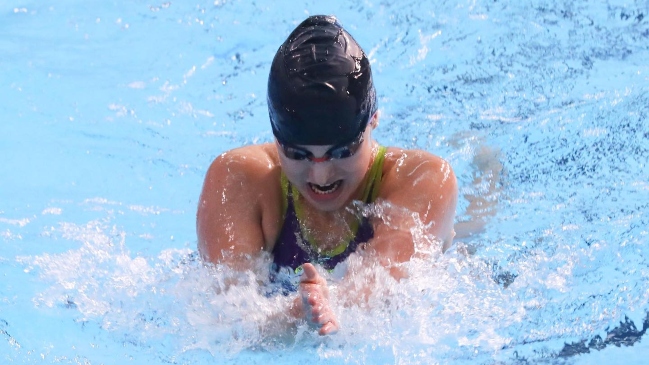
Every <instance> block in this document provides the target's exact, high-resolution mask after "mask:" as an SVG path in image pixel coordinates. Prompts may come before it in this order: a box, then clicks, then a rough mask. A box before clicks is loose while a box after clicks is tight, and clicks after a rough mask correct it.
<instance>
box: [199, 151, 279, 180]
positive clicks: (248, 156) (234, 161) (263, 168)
mask: <svg viewBox="0 0 649 365" xmlns="http://www.w3.org/2000/svg"><path fill="white" fill-rule="evenodd" d="M272 172H276V173H279V160H278V158H277V152H276V149H275V148H274V146H273V145H272V144H262V145H251V146H245V147H240V148H236V149H233V150H230V151H227V152H224V153H222V154H220V155H219V156H217V157H216V158H215V159H214V161H213V162H212V164H211V165H210V167H209V169H208V172H207V174H208V176H209V175H215V176H214V177H215V178H217V179H221V178H222V179H225V178H229V179H232V180H233V181H236V182H237V183H241V182H242V181H246V180H250V181H249V183H255V182H256V178H259V177H263V176H266V175H268V174H269V173H272Z"/></svg>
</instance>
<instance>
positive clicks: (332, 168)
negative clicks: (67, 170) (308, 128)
mask: <svg viewBox="0 0 649 365" xmlns="http://www.w3.org/2000/svg"><path fill="white" fill-rule="evenodd" d="M373 125H375V123H368V126H367V128H365V131H364V132H363V133H362V134H361V135H360V136H359V137H360V138H358V139H357V140H355V141H353V142H352V143H351V144H349V145H347V146H334V145H328V146H311V145H298V146H294V147H288V146H282V145H281V144H280V143H279V142H277V143H276V144H277V150H278V155H279V159H280V162H281V164H282V170H283V171H284V174H286V177H287V178H288V180H289V181H290V182H291V184H292V185H293V186H295V187H296V188H297V190H298V191H299V192H300V194H301V195H302V196H303V197H304V198H305V199H306V200H307V201H308V202H309V203H310V204H311V205H313V206H314V207H315V208H317V209H319V210H322V211H335V210H338V209H340V208H342V207H344V206H346V205H347V203H349V201H350V200H352V199H359V198H360V196H359V194H360V193H359V190H360V189H359V187H360V185H361V182H362V181H363V178H364V177H365V175H366V173H367V171H368V169H369V165H370V162H371V160H372V144H373V143H372V139H371V130H372V129H373ZM350 153H351V154H350ZM296 157H297V158H298V159H295V158H296Z"/></svg>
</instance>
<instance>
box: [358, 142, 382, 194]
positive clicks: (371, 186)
mask: <svg viewBox="0 0 649 365" xmlns="http://www.w3.org/2000/svg"><path fill="white" fill-rule="evenodd" d="M387 150H388V149H387V147H385V146H379V150H378V151H377V153H376V157H375V158H374V162H373V163H372V167H370V174H369V177H368V179H367V184H365V189H364V190H363V197H362V200H363V201H364V202H365V203H373V202H374V201H375V200H376V198H377V196H378V195H379V190H380V189H381V180H382V178H383V162H385V152H386V151H387Z"/></svg>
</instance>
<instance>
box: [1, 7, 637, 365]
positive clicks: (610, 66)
mask: <svg viewBox="0 0 649 365" xmlns="http://www.w3.org/2000/svg"><path fill="white" fill-rule="evenodd" d="M318 13H325V14H335V15H337V16H338V18H339V19H340V21H341V22H342V23H343V25H345V26H346V27H347V28H348V29H349V30H350V32H351V33H352V34H353V35H354V37H355V38H356V39H357V40H358V41H359V43H361V45H362V46H363V47H364V48H365V49H366V51H367V52H368V54H369V56H370V59H371V62H372V67H373V72H374V77H375V82H376V85H377V91H378V95H379V103H380V109H381V110H382V119H381V124H380V127H379V128H378V129H377V130H376V133H375V136H376V138H377V139H378V140H379V141H380V142H381V143H383V144H386V145H398V146H403V147H407V148H415V147H416V148H422V149H425V150H428V151H430V152H432V153H435V154H438V155H440V156H442V157H444V158H446V159H447V160H448V161H449V162H450V163H451V164H452V165H453V167H454V169H455V171H456V174H457V176H458V183H459V186H460V202H459V206H458V223H462V222H465V221H467V220H469V219H471V218H470V217H469V216H468V215H467V214H465V211H466V209H467V207H468V205H469V200H470V199H472V198H471V197H482V198H484V199H485V202H490V204H488V208H485V210H486V214H487V215H488V216H490V217H491V218H490V220H489V221H488V224H487V226H486V229H485V230H484V232H482V233H480V234H477V235H474V236H472V237H470V238H464V239H460V240H458V241H457V243H456V247H455V248H454V249H452V250H450V251H449V252H447V253H445V254H441V252H439V251H435V252H433V253H432V256H433V259H431V260H429V261H423V262H422V261H416V262H413V263H412V264H411V267H410V269H411V272H412V273H413V275H412V277H411V279H409V280H406V281H405V282H403V283H401V284H399V285H397V284H396V283H394V282H392V281H391V279H390V278H385V277H381V276H380V275H381V273H380V271H377V272H376V273H375V274H376V275H379V278H380V279H381V280H379V282H380V283H381V284H380V285H379V286H378V287H377V290H376V296H375V297H374V298H373V300H372V302H373V305H372V306H370V308H361V307H360V306H354V305H351V306H349V305H344V304H343V303H337V302H335V301H334V306H335V308H336V311H337V313H338V314H339V317H340V319H341V322H342V323H343V329H342V330H341V332H340V333H338V334H337V335H336V336H332V337H327V338H320V337H318V336H314V335H313V334H312V331H310V330H309V329H308V327H307V326H305V325H303V326H298V328H297V329H296V330H295V331H294V332H289V333H288V335H286V336H285V337H284V338H279V339H278V337H277V336H273V335H272V334H269V333H265V332H264V331H262V330H260V328H262V327H263V325H264V324H265V323H266V321H267V318H268V317H269V316H270V315H271V314H272V313H273V311H274V310H276V309H278V308H282V306H283V305H284V304H285V303H283V300H284V299H283V298H265V297H264V296H262V295H260V294H259V287H258V283H257V282H256V280H255V279H254V277H252V276H248V277H244V278H239V280H240V281H241V282H242V284H241V285H239V286H236V287H235V288H234V289H232V290H230V291H227V292H223V291H221V290H219V288H221V287H222V284H223V282H224V281H226V280H228V278H229V277H230V276H231V275H232V274H231V273H228V272H225V271H223V270H220V268H216V269H215V270H212V271H210V270H207V269H205V268H203V267H202V266H201V265H200V263H198V262H197V261H196V259H195V255H194V254H195V250H196V237H195V230H194V224H195V223H194V220H195V210H196V204H197V199H198V194H199V192H200V189H201V184H202V179H203V175H204V173H205V171H206V169H207V166H208V165H209V163H210V162H211V161H212V159H213V158H214V157H215V156H216V155H218V154H219V153H221V152H223V151H225V150H228V149H230V148H233V147H236V146H240V145H244V144H250V143H261V142H268V141H270V140H271V133H270V130H269V128H268V120H267V110H266V104H265V84H266V77H267V73H268V67H269V64H270V61H271V59H272V56H273V55H274V53H275V51H276V49H277V47H278V45H279V44H280V43H281V42H282V41H283V40H284V38H285V37H286V36H287V35H288V33H289V32H290V31H291V30H292V29H293V28H294V27H295V25H297V24H298V23H299V22H300V21H301V20H302V19H303V18H304V17H306V16H307V15H309V14H318ZM648 59H649V1H646V0H645V1H640V0H638V1H630V0H629V1H568V0H564V1H561V0H557V1H552V0H548V1H521V2H503V1H493V0H481V1H480V0H475V1H422V0H420V1H401V2H396V1H395V2H393V3H388V2H378V1H346V2H342V1H340V2H336V1H333V2H327V3H326V4H323V3H321V2H316V1H302V2H295V1H279V2H273V3H271V2H245V1H221V0H216V1H212V2H203V3H198V2H173V1H168V2H162V1H161V2H151V1H141V0H137V1H128V2H127V1H123V2H120V1H114V2H106V1H80V0H66V1H59V2H54V1H46V0H45V1H44V0H39V1H27V0H25V1H16V0H8V1H7V0H5V1H3V2H2V3H0V67H1V70H2V72H1V73H0V117H1V118H0V155H1V156H3V159H2V161H3V163H2V164H0V275H1V276H0V277H1V278H2V280H0V362H1V363H27V364H40V363H48V364H49V363H62V364H124V363H134V364H141V363H174V364H190V363H191V364H203V363H206V364H207V363H232V364H238V363H246V364H254V363H269V362H271V363H288V364H297V363H303V362H305V361H309V362H311V363H327V364H365V363H366V364H451V363H452V364H526V363H544V364H564V363H565V364H615V363H625V364H643V363H645V362H646V361H645V358H646V354H647V353H649V344H648V340H647V338H646V336H642V334H644V330H645V329H646V328H647V326H648V325H649V320H648V318H647V312H648V311H649V262H648V258H649V248H648V245H647V241H648V230H647V226H648V224H647V223H648V221H649V218H648V217H647V211H648V209H647V208H648V205H649V168H648V167H647V160H648V157H649V121H648V120H647V116H648V114H649V66H648V63H647V60H648ZM485 150H486V151H491V153H492V154H495V155H496V156H497V158H498V161H499V162H500V164H502V173H501V174H500V180H499V181H498V183H497V184H496V186H495V189H494V186H490V185H489V183H488V181H491V180H490V178H491V177H490V176H486V175H484V173H483V172H482V171H483V170H481V169H480V168H478V166H479V165H480V156H481V153H482V152H481V151H485ZM414 228H415V229H416V228H417V227H414ZM417 240H418V242H416V243H424V242H425V241H426V237H424V236H422V237H418V238H417ZM467 251H468V252H470V254H466V253H465V252H467ZM353 264H354V263H353V262H352V263H350V265H353ZM260 265H261V264H260ZM342 290H345V288H344V287H343V286H342V285H337V284H334V285H333V286H332V293H333V294H334V296H335V294H336V292H337V291H342ZM621 322H624V324H623V325H621V324H620V323H621ZM567 344H568V345H567Z"/></svg>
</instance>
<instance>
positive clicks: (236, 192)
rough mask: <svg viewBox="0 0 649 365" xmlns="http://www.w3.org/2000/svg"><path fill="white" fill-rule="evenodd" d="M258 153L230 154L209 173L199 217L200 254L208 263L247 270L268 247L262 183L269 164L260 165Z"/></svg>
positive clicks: (232, 152)
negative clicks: (254, 259) (264, 228)
mask: <svg viewBox="0 0 649 365" xmlns="http://www.w3.org/2000/svg"><path fill="white" fill-rule="evenodd" d="M257 150H258V149H257ZM255 152H256V149H255V148H242V149H237V150H233V151H229V152H227V153H224V154H222V155H220V156H219V157H217V158H216V159H215V160H214V162H212V164H211V166H210V167H209V169H208V171H207V174H206V176H205V181H204V183H203V189H202V192H201V195H200V199H199V203H198V211H197V214H196V231H197V236H198V251H199V252H200V254H201V257H202V258H203V259H204V260H205V261H206V262H211V263H214V264H228V265H230V266H232V267H234V268H236V269H240V270H247V269H250V268H251V267H250V266H251V262H252V260H251V259H250V258H251V257H255V256H256V255H258V254H259V253H260V252H261V251H262V250H263V249H264V247H265V238H264V230H263V225H262V204H263V199H260V198H261V197H260V195H263V193H264V192H263V187H261V186H260V183H263V179H264V174H266V175H268V171H264V167H266V170H268V169H269V164H268V163H267V162H266V163H265V164H263V163H261V164H260V163H258V162H259V161H258V160H259V158H260V156H257V154H256V153H255ZM261 158H262V159H263V155H262V156H261ZM262 185H263V184H262Z"/></svg>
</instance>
